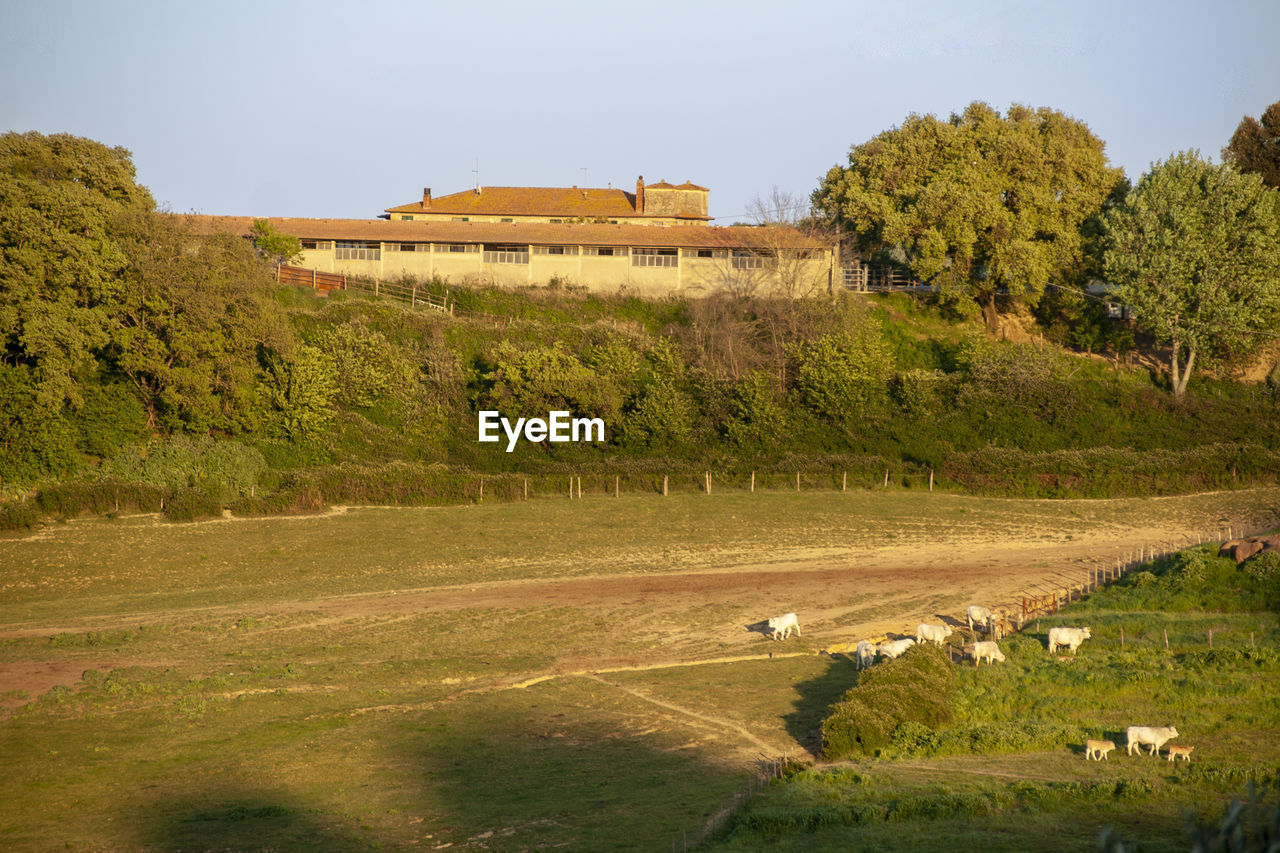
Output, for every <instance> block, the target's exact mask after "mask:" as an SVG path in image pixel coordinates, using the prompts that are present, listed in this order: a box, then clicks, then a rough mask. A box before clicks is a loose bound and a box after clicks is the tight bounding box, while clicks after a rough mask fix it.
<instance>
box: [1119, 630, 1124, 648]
mask: <svg viewBox="0 0 1280 853" xmlns="http://www.w3.org/2000/svg"><path fill="white" fill-rule="evenodd" d="M1120 648H1122V649H1123V648H1124V628H1121V629H1120Z"/></svg>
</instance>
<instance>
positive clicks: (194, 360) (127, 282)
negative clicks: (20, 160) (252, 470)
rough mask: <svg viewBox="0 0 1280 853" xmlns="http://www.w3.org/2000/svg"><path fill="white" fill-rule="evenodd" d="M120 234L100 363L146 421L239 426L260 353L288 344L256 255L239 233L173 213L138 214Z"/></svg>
mask: <svg viewBox="0 0 1280 853" xmlns="http://www.w3.org/2000/svg"><path fill="white" fill-rule="evenodd" d="M121 231H122V234H127V236H122V238H121V245H122V246H123V248H124V250H125V252H126V253H127V256H128V258H129V263H128V266H127V268H126V269H124V270H123V271H121V273H120V286H119V287H118V288H117V292H116V294H115V296H114V298H113V299H111V300H110V301H108V302H106V303H105V304H104V309H105V310H106V312H107V314H108V319H109V322H108V325H107V341H106V343H105V344H104V345H103V347H102V348H101V354H102V360H103V362H104V363H105V364H106V365H107V366H108V367H110V368H111V369H113V370H116V371H118V372H119V373H121V374H123V375H124V376H127V377H128V378H129V380H130V382H131V383H132V384H133V385H134V387H135V389H136V391H137V394H138V397H139V399H140V400H141V401H142V403H143V405H144V406H145V407H146V411H147V417H148V426H151V427H157V426H159V427H163V428H165V429H166V430H169V431H183V430H185V431H193V432H205V431H207V430H209V429H211V428H212V429H219V430H223V431H227V432H240V431H242V430H243V429H245V428H246V426H247V425H248V424H247V421H246V418H247V417H248V416H249V412H250V411H251V409H252V405H253V399H252V397H253V386H254V382H255V374H256V373H257V372H258V370H259V366H260V359H259V354H260V350H261V349H263V348H265V349H266V350H270V351H273V352H275V351H278V352H283V353H289V352H290V351H291V350H292V349H293V346H294V339H293V329H292V327H290V326H289V324H288V323H287V322H286V321H285V319H284V317H283V313H282V311H281V309H280V307H279V306H278V305H277V304H276V302H275V301H274V299H272V297H271V292H272V286H271V281H270V277H269V276H268V274H267V271H266V269H265V268H264V266H263V264H262V261H261V260H259V259H258V258H257V257H255V256H254V253H253V250H252V249H251V248H250V247H249V246H248V245H246V244H245V243H244V241H243V240H241V239H240V238H238V237H235V236H232V235H230V234H216V235H212V236H198V235H194V234H192V233H191V232H190V231H189V230H188V228H187V227H186V225H185V223H184V222H183V220H182V219H181V218H178V217H169V216H163V215H154V214H148V215H143V216H139V217H137V218H136V219H135V220H134V221H133V223H132V224H131V227H128V228H122V229H121Z"/></svg>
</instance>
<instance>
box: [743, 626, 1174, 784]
mask: <svg viewBox="0 0 1280 853" xmlns="http://www.w3.org/2000/svg"><path fill="white" fill-rule="evenodd" d="M965 621H966V622H967V623H968V625H969V630H970V631H971V632H973V635H974V639H975V642H974V644H973V646H972V650H971V651H970V654H971V655H972V657H973V665H974V666H977V665H978V664H979V663H980V662H982V661H984V660H985V661H986V662H987V663H988V664H994V663H995V662H996V661H1000V662H1002V663H1003V662H1004V660H1005V657H1004V653H1003V652H1001V651H1000V645H999V643H998V642H996V638H997V637H999V636H1000V633H999V629H1000V625H1001V624H1002V623H1003V622H1004V620H1003V619H1002V618H1001V617H1000V616H998V615H996V614H994V613H992V612H991V610H990V609H988V608H986V607H982V606H980V605H977V604H971V605H969V608H968V609H967V610H966V611H965ZM765 624H766V628H767V630H766V631H765V634H766V635H767V636H768V637H770V638H771V639H774V640H785V639H787V637H789V636H791V632H792V631H793V630H794V631H795V633H796V636H797V637H799V636H802V635H801V634H800V621H799V619H797V618H796V614H795V613H784V614H782V615H781V616H774V617H772V618H770V619H769V620H768V621H767V622H766V623H765ZM979 629H981V630H982V631H984V632H986V634H987V636H988V637H989V638H990V639H988V640H977V636H978V630H979ZM953 633H955V629H954V628H952V627H951V626H950V625H927V624H924V623H921V624H920V625H918V626H916V635H915V637H914V638H912V637H904V638H902V639H900V640H885V641H884V642H882V643H873V642H871V641H870V640H860V641H859V642H858V645H857V648H856V650H855V655H856V661H857V664H858V668H859V669H865V668H867V667H869V666H871V665H872V664H873V663H875V660H876V658H877V657H882V658H885V659H886V660H893V659H894V658H896V657H897V656H898V655H900V654H902V653H903V652H905V651H906V650H907V649H909V648H910V647H911V646H913V645H915V644H916V643H925V642H929V643H936V644H937V645H939V646H941V645H943V644H945V643H946V642H947V638H948V637H950V636H951V635H952V634H953ZM1089 638H1090V634H1089V629H1088V628H1065V627H1057V628H1050V629H1049V643H1048V645H1049V653H1050V654H1054V653H1056V652H1057V651H1058V649H1060V648H1066V649H1069V650H1070V651H1071V654H1073V655H1074V654H1075V653H1076V649H1078V648H1080V644H1081V643H1083V642H1084V641H1085V640H1087V639H1089ZM968 648H969V647H966V649H968ZM1177 736H1178V730H1177V729H1176V728H1175V727H1173V726H1129V728H1128V729H1126V730H1125V737H1126V747H1127V749H1128V754H1129V755H1133V751H1134V749H1135V748H1136V749H1137V750H1138V754H1142V747H1144V746H1146V747H1148V748H1149V751H1148V753H1147V754H1148V755H1159V754H1160V747H1162V746H1164V745H1165V743H1166V742H1167V741H1169V740H1172V739H1173V738H1176V737H1177ZM1115 748H1116V745H1115V743H1113V742H1112V741H1109V740H1092V739H1091V740H1088V741H1086V742H1085V753H1084V757H1085V759H1086V760H1088V759H1091V758H1092V759H1094V760H1095V761H1100V760H1102V759H1105V758H1106V757H1107V753H1109V752H1110V751H1111V750H1113V749H1115ZM1193 749H1195V747H1193V746H1170V747H1169V750H1168V760H1169V761H1173V760H1174V759H1175V758H1182V760H1183V761H1190V760H1191V750H1193Z"/></svg>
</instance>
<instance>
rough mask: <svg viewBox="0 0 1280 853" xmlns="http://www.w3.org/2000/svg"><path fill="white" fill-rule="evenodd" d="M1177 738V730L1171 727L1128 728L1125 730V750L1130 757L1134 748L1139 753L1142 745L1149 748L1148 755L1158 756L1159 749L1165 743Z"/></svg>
mask: <svg viewBox="0 0 1280 853" xmlns="http://www.w3.org/2000/svg"><path fill="white" fill-rule="evenodd" d="M1177 736H1178V730H1177V729H1176V728H1174V727H1173V726H1129V728H1127V729H1125V737H1126V738H1127V739H1128V741H1129V742H1128V743H1127V744H1126V748H1127V749H1128V751H1129V754H1130V755H1133V750H1134V747H1137V749H1138V752H1139V753H1141V752H1142V747H1143V746H1144V745H1145V746H1148V747H1150V748H1151V750H1150V752H1148V753H1147V754H1148V755H1159V754H1160V747H1162V746H1164V744H1165V741H1169V740H1173V739H1174V738H1176V737H1177Z"/></svg>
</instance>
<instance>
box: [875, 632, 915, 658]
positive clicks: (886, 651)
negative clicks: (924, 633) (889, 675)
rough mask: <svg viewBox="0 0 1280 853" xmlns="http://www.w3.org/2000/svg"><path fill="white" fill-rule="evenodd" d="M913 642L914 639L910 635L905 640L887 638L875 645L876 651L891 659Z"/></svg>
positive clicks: (909, 646)
mask: <svg viewBox="0 0 1280 853" xmlns="http://www.w3.org/2000/svg"><path fill="white" fill-rule="evenodd" d="M915 644H916V641H915V640H913V639H911V638H910V637H907V638H906V639H905V640H887V641H885V642H883V643H881V644H880V645H879V646H878V647H877V651H879V652H880V654H882V655H884V656H885V657H887V658H888V659H889V660H893V659H894V658H896V657H897V656H898V655H900V654H902V653H903V652H905V651H906V650H907V649H909V648H911V647H912V646H914V645H915Z"/></svg>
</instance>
